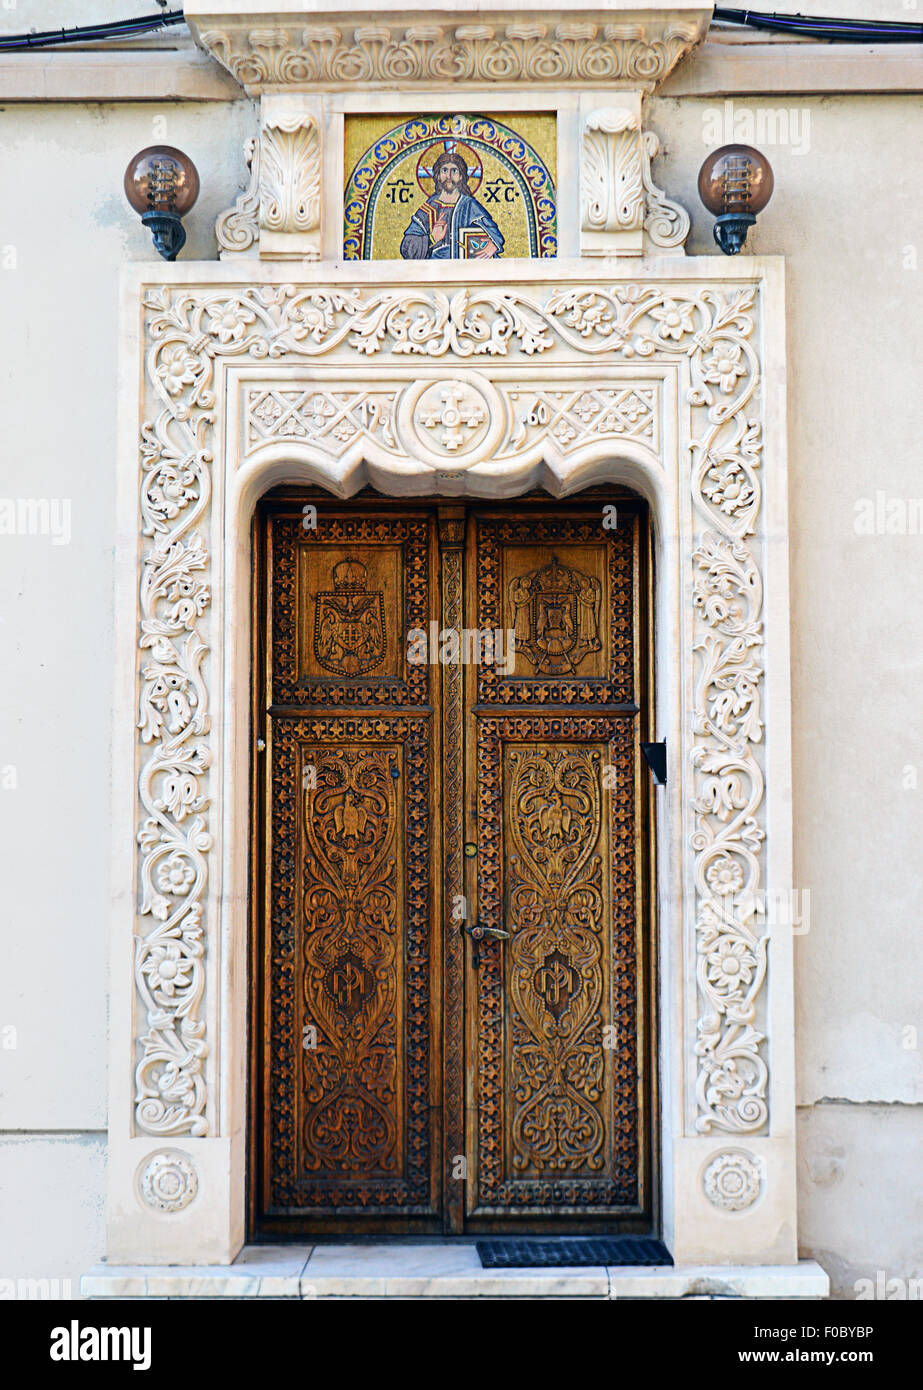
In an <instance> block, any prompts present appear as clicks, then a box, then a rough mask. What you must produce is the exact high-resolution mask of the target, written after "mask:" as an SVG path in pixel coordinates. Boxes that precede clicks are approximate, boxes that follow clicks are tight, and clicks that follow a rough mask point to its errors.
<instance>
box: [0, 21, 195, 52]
mask: <svg viewBox="0 0 923 1390" xmlns="http://www.w3.org/2000/svg"><path fill="white" fill-rule="evenodd" d="M185 22H186V19H185V16H184V14H183V12H182V10H164V11H163V12H162V13H161V14H149V15H144V16H142V17H140V18H138V19H118V20H112V21H111V22H110V23H109V24H82V25H80V26H79V28H76V29H48V30H46V31H45V32H44V33H41V34H10V35H5V34H0V53H16V52H25V51H26V50H28V49H30V48H50V47H52V46H53V45H56V44H62V43H86V42H88V41H90V42H92V41H93V40H94V39H127V38H131V37H132V35H134V34H148V33H151V32H152V31H154V30H156V29H166V28H168V27H169V26H170V25H171V24H185Z"/></svg>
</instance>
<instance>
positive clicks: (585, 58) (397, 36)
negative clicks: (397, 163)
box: [185, 0, 711, 96]
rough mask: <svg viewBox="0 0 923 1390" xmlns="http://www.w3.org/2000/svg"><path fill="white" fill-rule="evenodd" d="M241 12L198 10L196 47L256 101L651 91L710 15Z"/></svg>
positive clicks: (196, 1) (704, 9)
mask: <svg viewBox="0 0 923 1390" xmlns="http://www.w3.org/2000/svg"><path fill="white" fill-rule="evenodd" d="M256 8H257V7H256V6H253V7H252V8H251V10H250V12H249V13H240V12H239V11H238V10H235V8H234V7H233V3H232V0H225V4H224V6H223V7H221V8H219V7H218V6H216V5H215V4H214V3H213V0H192V2H191V3H190V4H187V5H186V8H185V15H186V19H187V21H188V22H189V26H190V28H191V30H192V33H193V35H194V36H195V39H196V42H197V43H198V44H199V45H200V47H202V48H204V49H205V50H206V52H208V53H210V54H211V55H212V56H213V57H214V58H216V59H217V60H218V61H219V62H220V63H221V64H223V66H224V67H226V68H227V70H228V71H229V72H230V73H231V74H232V76H233V77H235V78H236V79H237V81H238V82H239V83H240V84H241V86H243V87H244V88H245V89H246V90H247V92H248V93H250V94H251V95H254V96H255V95H260V94H261V93H263V92H265V91H318V90H337V89H342V88H346V89H349V90H352V91H355V90H356V89H357V86H358V87H365V88H380V87H393V86H394V84H395V83H400V86H401V89H402V90H404V91H406V90H407V89H408V88H409V87H413V86H421V87H424V86H439V87H443V88H444V87H446V86H447V85H453V86H454V85H458V84H470V85H477V86H480V87H484V86H487V87H494V86H513V85H516V84H519V83H530V84H537V85H542V86H545V85H547V86H553V87H574V86H580V85H592V86H602V85H605V86H606V87H624V88H633V89H635V90H639V89H640V90H643V91H646V92H650V91H653V90H654V88H655V87H656V86H657V85H658V84H659V83H660V82H662V81H663V80H664V79H665V78H666V77H668V76H669V74H670V73H671V72H672V71H673V69H674V68H675V67H676V65H677V64H678V63H679V62H680V61H681V59H682V58H684V57H685V55H686V54H687V53H688V52H689V51H690V50H691V49H692V48H693V47H695V45H696V44H697V43H699V42H700V41H701V40H702V39H703V38H704V35H705V32H706V30H707V27H708V22H709V19H710V16H711V6H710V5H702V4H700V3H698V0H680V3H678V4H673V5H669V6H662V7H657V8H651V7H650V6H645V5H643V4H635V5H633V6H632V7H631V8H629V9H625V10H623V11H620V12H616V14H615V15H613V12H612V11H611V10H608V11H607V10H596V9H591V8H572V7H568V6H566V5H565V6H562V7H561V8H559V9H555V10H553V11H543V10H542V9H541V8H536V9H535V10H533V11H531V12H530V11H520V12H518V13H509V12H504V11H503V10H498V11H497V12H496V13H491V11H490V9H489V7H487V8H480V9H479V11H478V22H477V23H472V22H471V21H470V16H469V15H466V14H465V13H464V11H461V10H459V9H457V8H455V7H454V6H449V5H443V6H442V7H441V8H438V9H436V10H432V9H430V10H425V11H420V12H418V13H417V14H414V13H413V12H408V11H401V12H400V14H399V15H397V14H395V15H391V14H389V12H388V10H387V9H385V10H384V11H379V12H378V13H373V14H350V12H349V8H348V7H347V8H346V9H345V10H344V9H341V10H338V11H335V12H331V13H330V14H312V15H310V17H309V22H307V23H306V22H305V20H306V18H308V17H307V16H306V15H305V12H304V11H303V10H302V11H299V12H297V13H296V12H293V11H292V10H286V9H284V7H283V8H280V9H278V10H274V11H272V12H271V13H270V12H269V11H268V10H265V9H264V10H263V12H262V13H254V12H253V10H255V9H256Z"/></svg>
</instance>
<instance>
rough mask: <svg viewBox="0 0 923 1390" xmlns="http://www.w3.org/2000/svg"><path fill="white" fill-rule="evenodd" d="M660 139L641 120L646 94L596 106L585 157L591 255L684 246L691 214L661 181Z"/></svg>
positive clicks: (587, 251) (586, 248)
mask: <svg viewBox="0 0 923 1390" xmlns="http://www.w3.org/2000/svg"><path fill="white" fill-rule="evenodd" d="M659 148H660V142H659V140H658V139H657V136H656V135H655V134H654V132H653V131H645V130H643V129H642V124H641V94H640V93H636V94H634V98H633V100H631V101H630V102H627V103H626V104H624V105H621V106H617V107H610V108H603V109H597V110H593V111H590V112H589V114H588V115H587V117H586V121H585V124H584V131H583V150H582V160H581V212H582V217H581V251H582V254H583V255H585V256H616V255H620V256H626V255H628V256H640V255H642V254H643V252H644V250H645V235H646V237H647V240H648V242H649V243H651V245H652V246H653V247H657V248H660V249H663V250H674V249H678V250H679V251H680V253H682V247H683V243H684V242H685V240H686V237H687V236H688V235H689V226H690V223H689V214H688V213H687V212H686V211H685V209H684V208H682V207H680V205H679V204H678V203H674V202H671V200H670V199H669V198H667V197H666V195H665V194H664V193H663V192H662V191H661V190H660V189H659V188H658V187H657V186H656V184H655V183H654V181H653V177H652V174H651V159H652V158H653V157H654V156H655V155H656V154H657V151H658V149H659Z"/></svg>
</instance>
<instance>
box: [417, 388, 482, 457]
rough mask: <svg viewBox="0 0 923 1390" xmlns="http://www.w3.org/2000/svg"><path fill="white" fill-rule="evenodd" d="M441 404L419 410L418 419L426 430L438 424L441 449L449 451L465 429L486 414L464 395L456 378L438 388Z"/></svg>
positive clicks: (458, 443) (474, 426)
mask: <svg viewBox="0 0 923 1390" xmlns="http://www.w3.org/2000/svg"><path fill="white" fill-rule="evenodd" d="M439 395H440V399H441V400H442V406H441V408H439V407H429V408H426V409H423V410H421V411H420V423H421V424H423V425H425V426H426V428H427V429H428V430H436V429H439V428H440V426H441V427H442V430H443V433H442V435H441V436H440V439H439V442H440V444H441V445H442V447H443V448H444V449H448V450H450V451H452V452H454V450H456V449H458V448H460V447H461V445H462V444H464V442H465V440H466V438H467V432H469V431H471V430H474V429H477V427H478V425H481V424H483V423H484V420H485V419H486V418H487V416H486V414H485V412H484V411H483V410H482V409H481V407H480V406H479V405H478V404H477V403H476V402H475V401H473V400H470V399H466V396H467V388H466V387H465V386H463V385H462V384H461V383H460V382H457V381H450V382H449V384H448V385H447V386H445V387H443V389H442V390H441V391H440V393H439Z"/></svg>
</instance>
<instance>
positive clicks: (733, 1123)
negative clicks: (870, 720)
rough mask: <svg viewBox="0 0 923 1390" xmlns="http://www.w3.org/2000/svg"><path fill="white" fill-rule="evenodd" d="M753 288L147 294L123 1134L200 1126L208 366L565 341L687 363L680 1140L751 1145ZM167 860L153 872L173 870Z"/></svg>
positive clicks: (754, 1089) (756, 868) (757, 629)
mask: <svg viewBox="0 0 923 1390" xmlns="http://www.w3.org/2000/svg"><path fill="white" fill-rule="evenodd" d="M756 294H757V287H756V286H755V285H744V286H740V287H736V288H732V287H728V288H727V289H724V288H720V289H719V288H717V287H709V286H702V285H687V284H684V283H682V282H671V283H667V284H650V283H641V284H633V283H621V282H620V283H619V284H618V285H611V284H609V285H606V286H594V285H592V284H586V285H576V286H574V285H563V286H558V287H554V288H543V289H536V290H534V291H530V292H529V293H525V292H520V291H516V290H511V289H502V288H494V287H491V286H484V287H480V288H476V289H468V288H461V289H458V290H456V291H454V292H446V291H442V290H433V289H429V288H424V287H417V288H413V287H410V288H406V287H389V288H374V289H368V290H361V289H358V288H342V289H341V288H337V287H329V288H317V287H310V288H303V287H296V286H294V285H291V284H282V285H274V286H259V287H248V288H245V289H243V288H241V289H236V288H235V289H234V290H229V289H228V288H210V289H203V288H196V287H173V288H168V287H162V288H158V289H151V288H148V289H147V290H146V291H145V295H144V307H145V309H146V310H147V313H148V319H147V343H148V351H147V379H148V383H149V392H148V401H149V407H148V409H149V414H148V418H147V419H146V420H145V421H144V422H143V424H142V428H141V449H140V453H141V493H140V509H141V526H142V535H143V537H144V538H145V540H146V541H147V548H146V550H145V552H144V555H143V560H142V568H143V574H144V579H143V582H142V586H141V595H140V597H141V639H140V640H141V657H142V665H141V671H140V687H139V697H138V698H139V721H138V722H139V730H140V733H141V738H142V746H143V752H144V761H143V766H142V768H141V772H140V780H139V796H140V800H141V808H142V810H141V822H140V827H139V833H138V841H139V846H140V849H141V869H140V883H141V888H142V892H141V904H140V914H141V919H142V921H148V920H150V919H153V921H154V923H155V926H154V927H153V928H152V929H151V928H149V929H148V931H147V932H146V933H143V934H139V936H138V939H137V940H138V945H137V971H136V976H137V983H138V990H139V995H140V999H141V1002H142V1005H143V1007H144V1008H145V1009H146V1011H147V1016H148V1030H147V1032H146V1033H145V1034H144V1036H143V1037H140V1038H139V1040H138V1047H139V1053H140V1056H139V1060H138V1066H137V1072H136V1077H137V1089H136V1100H137V1123H138V1126H139V1128H140V1129H142V1130H144V1131H146V1132H149V1133H154V1134H168V1133H170V1134H178V1133H188V1134H191V1135H196V1134H202V1133H205V1132H206V1130H207V1124H206V1119H205V1105H206V1089H205V1082H204V1079H203V1076H202V1070H201V1069H202V1064H203V1060H204V1059H205V1057H206V1055H207V1045H206V1039H205V1027H204V1022H203V1021H202V1017H201V1012H202V1000H203V993H204V989H205V975H204V970H205V960H204V955H203V951H204V936H203V928H202V914H203V910H204V908H205V904H206V888H207V871H208V849H209V847H210V843H211V841H210V831H209V829H208V824H207V819H208V806H209V801H208V786H207V782H208V768H209V759H210V752H209V743H208V733H209V714H208V691H207V685H206V680H205V676H204V671H205V669H206V667H205V660H204V658H205V654H206V652H207V649H208V644H209V634H208V615H209V588H208V579H209V568H210V557H209V555H208V553H207V550H206V545H205V541H204V540H203V539H202V538H201V537H200V536H199V535H198V533H197V529H196V528H197V527H199V526H200V525H201V526H202V527H203V528H204V524H205V522H206V519H207V517H208V511H209V501H210V487H211V484H210V476H209V473H210V465H211V463H212V450H213V448H214V444H213V434H212V431H213V427H214V424H215V416H214V409H215V368H216V363H217V362H218V361H219V360H220V361H224V362H233V361H235V360H240V359H247V360H256V361H263V360H269V361H273V360H281V359H287V360H290V361H294V362H297V361H299V360H302V361H305V360H311V359H314V358H317V357H321V356H323V355H324V354H327V353H330V352H332V351H333V350H334V349H337V348H344V349H349V350H352V351H354V352H355V353H357V354H360V355H362V356H365V357H371V356H375V355H377V354H380V353H387V354H389V355H390V356H391V357H393V358H395V359H398V360H399V359H401V358H404V357H414V358H421V357H422V358H424V359H426V360H427V361H429V360H431V359H439V358H443V357H449V356H451V357H452V358H458V359H471V358H479V357H483V358H488V359H492V358H496V357H501V358H507V359H510V360H513V359H515V358H516V357H517V356H519V357H522V358H525V359H535V358H537V357H541V355H542V354H544V353H546V352H551V350H552V349H554V348H555V347H560V346H564V347H566V348H567V349H569V350H570V351H571V352H572V353H576V354H579V355H581V356H583V357H585V358H588V359H592V358H594V357H601V358H602V357H604V358H605V360H606V361H607V362H611V361H612V360H613V356H617V358H618V359H619V360H620V361H622V362H625V363H631V362H633V361H636V360H637V361H640V362H647V361H653V362H662V363H667V364H671V363H672V364H675V365H677V366H679V367H680V368H681V370H682V376H683V379H685V381H686V383H687V386H686V405H687V406H688V409H689V412H690V418H691V421H692V438H691V440H690V442H689V445H688V447H689V450H690V454H691V460H692V466H691V485H692V503H693V509H694V515H695V518H696V534H697V540H696V544H695V547H694V555H693V559H692V565H693V574H692V576H691V577H692V579H693V581H694V591H695V611H694V617H693V644H694V655H695V661H696V673H695V691H696V695H695V720H694V751H693V755H692V758H693V767H694V773H695V790H694V810H695V814H696V831H695V835H694V837H693V840H692V850H693V853H694V858H695V883H696V889H697V897H698V916H697V928H696V930H697V935H698V942H699V953H700V965H699V972H698V987H699V995H700V1000H701V1004H702V1013H701V1017H700V1021H699V1034H698V1037H699V1041H698V1045H697V1054H698V1080H697V1086H696V1106H697V1118H696V1120H695V1123H696V1126H697V1128H698V1129H700V1130H702V1131H708V1130H711V1129H723V1130H729V1131H751V1132H752V1131H754V1130H757V1129H759V1128H760V1127H761V1126H762V1125H763V1124H764V1123H765V1121H766V1118H767V1105H766V1087H767V1075H768V1073H767V1066H766V1061H765V1057H764V1055H763V1044H764V1041H765V1039H764V1036H763V1033H762V1032H761V1030H760V1027H759V1022H758V1012H759V1001H760V992H761V989H762V985H763V983H764V980H765V973H766V944H765V941H764V940H763V939H761V938H759V937H758V936H757V935H756V933H755V930H754V927H753V908H752V904H753V901H754V898H755V895H756V893H757V892H758V890H759V887H760V874H761V853H762V838H763V832H762V830H761V829H760V825H759V818H760V815H761V807H762V802H763V792H764V788H763V774H762V770H761V766H760V761H759V758H758V756H757V754H758V749H759V745H760V740H761V737H762V723H761V715H760V690H761V686H762V676H763V664H762V658H761V643H762V620H761V602H762V595H761V585H760V576H759V569H758V551H756V550H755V549H754V548H753V547H752V546H751V544H750V542H749V540H748V538H749V537H751V536H753V535H754V533H755V531H756V526H757V520H758V516H759V511H760V505H761V490H760V484H759V466H760V448H761V433H760V428H761V427H760V423H759V414H758V410H757V408H756V402H757V399H758V397H757V390H758V384H759V363H758V359H757V351H756V346H755V343H754V320H753V317H752V315H751V310H752V309H753V307H754V303H755V300H756ZM168 865H169V866H170V867H169V868H168V867H167V866H168Z"/></svg>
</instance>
